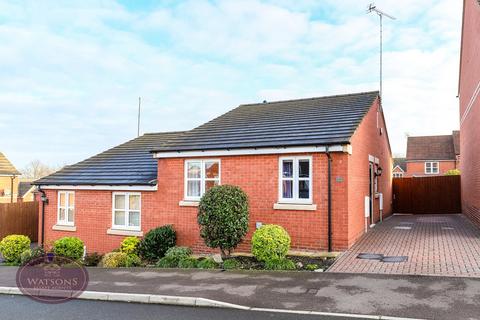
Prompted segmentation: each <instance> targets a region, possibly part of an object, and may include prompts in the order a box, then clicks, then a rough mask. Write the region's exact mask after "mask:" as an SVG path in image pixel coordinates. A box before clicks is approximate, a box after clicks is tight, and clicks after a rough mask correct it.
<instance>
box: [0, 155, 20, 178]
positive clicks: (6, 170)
mask: <svg viewBox="0 0 480 320" xmlns="http://www.w3.org/2000/svg"><path fill="white" fill-rule="evenodd" d="M0 174H7V175H20V172H18V170H17V169H16V168H15V167H14V166H13V164H12V163H11V162H10V161H9V160H8V159H7V157H5V155H4V154H3V153H1V152H0Z"/></svg>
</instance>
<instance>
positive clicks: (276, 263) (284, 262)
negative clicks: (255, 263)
mask: <svg viewBox="0 0 480 320" xmlns="http://www.w3.org/2000/svg"><path fill="white" fill-rule="evenodd" d="M265 269H267V270H295V269H296V268H295V262H293V261H292V260H290V259H287V258H281V259H271V260H267V261H265Z"/></svg>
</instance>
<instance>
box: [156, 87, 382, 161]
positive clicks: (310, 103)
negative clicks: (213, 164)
mask: <svg viewBox="0 0 480 320" xmlns="http://www.w3.org/2000/svg"><path fill="white" fill-rule="evenodd" d="M377 97H378V91H373V92H362V93H355V94H346V95H337V96H327V97H319V98H310V99H298V100H287V101H276V102H268V103H257V104H245V105H240V106H239V107H237V108H236V109H233V110H231V111H230V112H227V113H226V114H224V115H222V116H220V117H218V118H216V119H213V120H212V121H210V122H207V123H205V124H203V125H201V126H199V127H197V128H195V129H193V130H191V131H188V132H186V133H185V134H183V135H181V136H177V137H176V138H173V139H171V140H170V141H169V142H167V143H166V144H164V145H163V146H161V147H159V148H157V149H155V150H154V151H158V152H162V151H165V152H166V151H193V150H215V149H234V148H237V149H238V148H255V147H286V146H305V145H332V144H341V143H348V142H349V141H350V138H351V136H352V135H353V133H354V132H355V130H356V128H357V127H358V125H359V124H360V122H361V121H362V119H363V117H364V116H365V114H366V113H367V112H368V110H369V109H370V107H371V106H372V104H373V102H374V101H375V99H376V98H377Z"/></svg>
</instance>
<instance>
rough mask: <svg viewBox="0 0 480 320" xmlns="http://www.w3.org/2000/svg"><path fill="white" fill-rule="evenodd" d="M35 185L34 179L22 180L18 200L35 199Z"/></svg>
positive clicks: (19, 185)
mask: <svg viewBox="0 0 480 320" xmlns="http://www.w3.org/2000/svg"><path fill="white" fill-rule="evenodd" d="M34 193H35V186H34V185H33V184H32V181H20V182H19V183H18V195H17V202H30V201H34V200H35V199H34Z"/></svg>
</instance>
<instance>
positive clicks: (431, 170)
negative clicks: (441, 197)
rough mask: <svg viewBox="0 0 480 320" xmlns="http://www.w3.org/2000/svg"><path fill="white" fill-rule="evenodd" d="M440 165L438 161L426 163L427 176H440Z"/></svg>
mask: <svg viewBox="0 0 480 320" xmlns="http://www.w3.org/2000/svg"><path fill="white" fill-rule="evenodd" d="M438 172H439V163H438V162H437V161H427V162H425V174H438Z"/></svg>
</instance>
